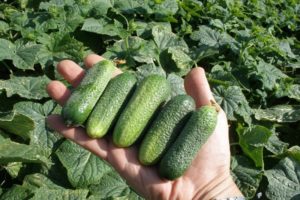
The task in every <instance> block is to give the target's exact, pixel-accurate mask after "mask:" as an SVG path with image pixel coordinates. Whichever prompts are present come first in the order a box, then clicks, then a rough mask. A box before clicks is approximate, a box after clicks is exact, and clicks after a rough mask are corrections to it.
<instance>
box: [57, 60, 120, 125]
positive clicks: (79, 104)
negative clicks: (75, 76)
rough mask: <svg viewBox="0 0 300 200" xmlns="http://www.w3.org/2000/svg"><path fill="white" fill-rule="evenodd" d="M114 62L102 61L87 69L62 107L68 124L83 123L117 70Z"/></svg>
mask: <svg viewBox="0 0 300 200" xmlns="http://www.w3.org/2000/svg"><path fill="white" fill-rule="evenodd" d="M115 69H116V68H115V66H114V64H113V62H111V61H108V60H103V61H100V62H99V63H97V64H95V65H94V66H93V67H92V68H90V69H89V70H87V73H86V74H85V76H84V78H83V80H82V81H81V82H80V84H79V86H78V87H77V88H75V90H74V91H73V92H72V94H71V96H70V98H69V99H68V101H67V102H66V104H65V105H64V107H63V109H62V116H63V118H64V121H65V123H66V125H68V126H69V125H74V126H79V125H83V124H84V122H85V121H86V119H87V118H88V116H89V114H90V113H91V111H92V109H93V108H94V106H95V104H96V103H97V101H98V99H99V97H100V96H101V94H102V92H103V91H104V89H105V87H106V85H107V84H108V82H109V80H110V79H111V78H112V75H113V72H114V71H115Z"/></svg>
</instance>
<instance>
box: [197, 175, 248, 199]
mask: <svg viewBox="0 0 300 200" xmlns="http://www.w3.org/2000/svg"><path fill="white" fill-rule="evenodd" d="M242 196H243V194H242V193H241V191H240V190H239V188H238V187H237V185H236V184H235V182H234V181H233V179H232V177H231V175H230V174H224V175H221V176H218V177H216V178H214V179H213V180H212V181H211V182H210V183H209V184H207V185H205V186H204V188H202V190H201V191H199V192H198V193H197V194H196V195H195V196H194V198H193V199H202V200H215V199H226V198H229V197H242Z"/></svg>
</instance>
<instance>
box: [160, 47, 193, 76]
mask: <svg viewBox="0 0 300 200" xmlns="http://www.w3.org/2000/svg"><path fill="white" fill-rule="evenodd" d="M160 63H161V65H162V67H163V68H164V69H165V70H166V71H167V72H176V73H177V74H179V75H186V74H187V73H188V72H189V71H190V69H191V68H192V65H193V64H194V62H193V60H192V59H191V58H190V57H189V56H188V55H187V54H186V53H185V52H184V51H182V50H181V47H169V48H168V49H166V50H165V51H163V52H162V53H161V54H160Z"/></svg>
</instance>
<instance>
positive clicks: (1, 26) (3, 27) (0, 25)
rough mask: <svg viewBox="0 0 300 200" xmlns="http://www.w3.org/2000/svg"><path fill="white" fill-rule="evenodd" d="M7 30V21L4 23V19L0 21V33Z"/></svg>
mask: <svg viewBox="0 0 300 200" xmlns="http://www.w3.org/2000/svg"><path fill="white" fill-rule="evenodd" d="M8 30H9V25H8V24H7V23H5V22H4V21H0V34H1V33H6V32H7V31H8ZM2 41H3V40H2Z"/></svg>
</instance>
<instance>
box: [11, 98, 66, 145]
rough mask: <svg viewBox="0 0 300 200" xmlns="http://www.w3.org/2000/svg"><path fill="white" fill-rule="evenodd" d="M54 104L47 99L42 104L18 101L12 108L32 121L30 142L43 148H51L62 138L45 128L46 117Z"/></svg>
mask: <svg viewBox="0 0 300 200" xmlns="http://www.w3.org/2000/svg"><path fill="white" fill-rule="evenodd" d="M55 106H56V104H55V103H54V102H53V101H51V100H50V101H47V102H46V103H44V104H40V103H33V102H19V103H17V104H15V106H14V108H15V109H16V111H17V112H18V113H21V114H23V115H25V116H27V117H29V118H30V119H32V120H33V121H34V124H35V128H34V130H33V133H32V136H31V140H30V144H32V145H38V146H40V147H43V148H47V149H52V148H53V147H54V145H55V143H56V142H57V141H58V140H59V139H61V138H62V136H61V135H60V134H58V133H54V132H52V131H50V130H49V129H48V128H47V125H46V118H47V116H48V115H49V114H50V113H52V111H53V110H54V108H55Z"/></svg>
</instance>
